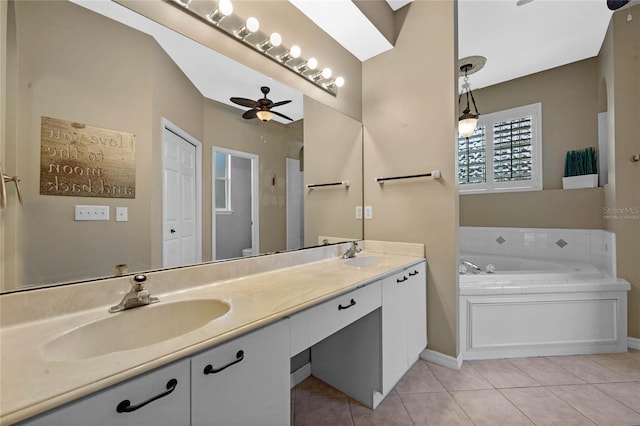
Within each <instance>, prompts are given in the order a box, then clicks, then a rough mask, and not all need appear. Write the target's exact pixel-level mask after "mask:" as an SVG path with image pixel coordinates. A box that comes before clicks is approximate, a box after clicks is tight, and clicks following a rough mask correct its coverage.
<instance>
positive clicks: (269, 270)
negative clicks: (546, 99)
mask: <svg viewBox="0 0 640 426" xmlns="http://www.w3.org/2000/svg"><path fill="white" fill-rule="evenodd" d="M348 246H349V244H342V245H336V246H328V247H319V248H314V249H307V250H301V251H296V252H290V253H280V254H275V255H268V256H260V257H255V258H248V259H239V260H234V261H228V262H221V263H211V264H205V265H198V266H192V267H184V268H178V269H172V270H167V271H158V272H152V273H149V274H147V275H148V277H149V283H148V285H147V286H146V287H147V288H148V289H149V290H150V292H151V293H152V295H154V296H157V297H159V298H160V300H161V302H160V303H162V302H175V301H180V300H190V299H205V298H214V299H220V300H223V301H226V302H227V303H229V304H230V305H231V310H230V311H229V312H228V313H227V314H226V315H224V316H222V317H220V318H218V319H216V320H215V321H212V322H210V323H209V324H207V325H205V326H203V327H201V328H199V329H196V330H194V331H192V332H189V333H186V334H184V335H182V336H180V337H177V338H174V339H171V340H167V341H164V342H161V343H157V344H153V345H150V346H147V347H143V348H139V349H132V350H128V351H126V355H125V353H123V352H120V353H110V354H105V355H102V356H97V357H93V358H87V359H80V360H74V361H46V360H45V359H44V358H43V355H42V347H43V346H44V345H45V344H46V343H47V342H49V341H51V340H52V339H54V338H55V337H57V336H59V335H61V334H63V333H65V332H67V331H69V330H71V329H73V328H74V327H77V326H79V325H81V324H85V323H88V322H90V321H95V320H98V319H101V318H105V317H107V316H109V315H113V314H109V313H107V310H108V308H109V307H110V306H112V305H114V304H116V303H117V302H119V301H120V299H121V298H122V296H123V294H124V293H125V292H127V291H128V290H129V288H130V284H129V278H128V277H124V278H114V279H106V280H100V281H96V282H88V283H81V284H72V285H67V286H61V287H55V288H44V289H38V290H32V291H28V292H17V293H10V294H4V295H2V296H0V308H1V309H0V312H1V317H0V319H1V321H2V322H1V325H2V328H1V330H0V341H1V343H2V345H1V347H0V350H1V353H0V368H1V372H2V380H1V384H0V386H1V387H0V395H1V396H2V397H1V398H0V414H1V416H2V417H0V423H1V424H3V425H4V424H11V423H13V422H16V421H19V420H21V419H25V418H27V417H30V416H33V415H35V414H38V413H41V412H44V411H47V410H49V409H52V408H54V407H57V406H60V405H62V404H64V403H66V402H69V401H72V400H75V399H77V398H80V397H82V396H85V395H89V394H91V393H93V392H96V391H98V390H101V389H104V388H106V387H108V386H110V385H113V384H116V383H119V382H122V381H123V380H125V379H129V378H132V377H135V376H137V375H139V374H141V373H143V372H147V371H150V370H153V369H154V368H157V367H159V366H162V365H165V364H167V363H170V362H172V361H175V360H178V359H181V358H184V357H185V356H188V355H191V354H194V353H196V352H198V351H201V350H203V349H205V348H208V347H211V346H215V345H217V344H220V343H222V342H225V341H227V340H230V339H232V338H234V337H237V336H240V335H243V334H245V333H247V332H249V331H252V330H255V329H258V328H260V327H263V326H265V325H267V324H271V323H273V322H275V321H277V320H280V319H282V318H285V317H287V316H289V315H291V314H293V313H295V312H298V311H301V310H303V309H305V308H307V307H309V306H313V305H315V304H318V303H319V302H322V301H325V300H328V299H331V298H333V297H335V296H337V295H340V294H343V293H345V292H347V291H350V290H352V289H355V288H357V287H358V286H360V285H362V283H365V282H370V281H371V280H375V279H377V278H379V277H383V276H385V275H388V274H389V273H390V272H391V271H394V270H396V269H399V268H402V267H406V266H409V265H412V264H415V263H416V262H419V261H420V260H424V246H423V245H421V244H403V243H385V242H375V241H366V242H364V243H361V247H362V246H364V247H363V248H364V251H363V252H362V253H361V254H359V256H365V255H367V254H374V255H376V256H379V260H378V262H376V263H372V264H367V265H365V266H359V267H353V266H347V265H345V262H344V260H343V259H341V258H340V256H341V255H342V253H344V251H345V250H346V248H348ZM121 314H124V315H126V312H124V313H120V314H116V315H121ZM131 331H132V332H141V330H136V329H135V324H132V330H131Z"/></svg>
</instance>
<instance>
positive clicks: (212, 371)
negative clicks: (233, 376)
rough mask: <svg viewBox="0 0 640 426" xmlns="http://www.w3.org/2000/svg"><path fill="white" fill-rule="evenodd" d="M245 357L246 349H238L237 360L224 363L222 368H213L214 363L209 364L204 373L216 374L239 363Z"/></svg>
mask: <svg viewBox="0 0 640 426" xmlns="http://www.w3.org/2000/svg"><path fill="white" fill-rule="evenodd" d="M243 359H244V351H238V353H237V354H236V359H235V361H231V362H230V363H229V364H227V365H224V366H222V367H220V368H213V365H211V364H209V365H207V366H206V367H205V368H204V374H216V373H219V372H221V371H222V370H224V369H226V368H229V367H231V366H232V365H235V364H237V363H239V362H240V361H242V360H243Z"/></svg>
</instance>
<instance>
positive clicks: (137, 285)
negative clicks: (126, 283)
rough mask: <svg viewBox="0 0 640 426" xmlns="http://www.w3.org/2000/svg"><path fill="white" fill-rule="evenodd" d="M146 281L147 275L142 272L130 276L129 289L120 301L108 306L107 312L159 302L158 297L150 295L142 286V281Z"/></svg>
mask: <svg viewBox="0 0 640 426" xmlns="http://www.w3.org/2000/svg"><path fill="white" fill-rule="evenodd" d="M145 282H147V276H146V275H144V274H137V275H134V276H133V277H132V278H131V290H129V292H128V293H127V294H125V295H124V297H123V298H122V301H121V302H120V303H118V304H117V305H116V306H112V307H110V308H109V312H111V313H114V312H120V311H124V310H125V309H131V308H137V307H138V306H144V305H150V304H152V303H156V302H159V301H160V299H158V298H157V297H152V296H151V293H149V290H147V289H146V288H144V283H145Z"/></svg>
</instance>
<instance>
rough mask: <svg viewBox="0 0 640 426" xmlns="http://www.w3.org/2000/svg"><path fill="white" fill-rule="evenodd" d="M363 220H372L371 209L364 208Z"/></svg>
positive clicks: (368, 207)
mask: <svg viewBox="0 0 640 426" xmlns="http://www.w3.org/2000/svg"><path fill="white" fill-rule="evenodd" d="M364 218H365V219H373V207H371V206H364Z"/></svg>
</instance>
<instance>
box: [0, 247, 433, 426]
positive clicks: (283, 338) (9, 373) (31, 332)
mask: <svg viewBox="0 0 640 426" xmlns="http://www.w3.org/2000/svg"><path fill="white" fill-rule="evenodd" d="M347 247H348V245H347V244H343V245H335V246H328V247H320V248H314V249H308V250H302V251H298V252H291V253H282V254H277V255H270V256H261V257H257V258H250V259H241V260H236V261H229V262H223V263H214V264H209V265H200V266H194V267H187V268H179V269H173V270H166V271H159V272H156V273H149V274H147V275H148V277H149V281H150V282H149V284H148V286H147V288H148V289H149V290H150V291H151V293H152V294H153V295H154V296H157V297H159V298H160V302H159V303H156V304H153V305H149V306H144V307H140V308H134V309H131V310H127V311H123V312H119V313H116V314H109V313H108V312H107V310H108V307H109V306H110V305H113V304H114V303H117V301H118V300H119V299H120V298H121V297H122V294H124V292H126V291H127V290H128V284H127V279H126V278H118V279H113V280H104V282H101V283H100V284H99V289H96V287H95V283H94V284H93V285H94V287H92V288H90V289H89V288H87V287H88V285H86V284H84V285H83V284H77V285H71V286H63V287H58V288H50V289H42V290H36V291H31V292H29V297H30V299H31V302H32V303H33V302H36V303H38V307H34V306H32V304H30V303H28V302H27V300H26V297H25V293H23V294H20V293H14V294H8V295H3V296H2V297H1V298H0V302H1V303H2V308H3V311H5V309H4V308H5V307H7V308H8V310H9V311H11V312H10V313H11V315H9V313H7V312H3V317H2V319H3V323H2V335H1V338H2V343H3V344H2V364H1V367H2V389H1V391H2V396H3V397H2V402H1V404H2V406H1V410H2V417H1V423H2V424H3V425H5V424H7V425H8V424H14V423H17V422H23V423H20V424H29V425H55V424H64V425H83V426H85V425H112V424H118V425H123V424H131V425H136V426H137V425H145V424H149V425H159V424H171V425H211V424H221V425H245V426H246V425H252V424H260V425H284V424H289V422H290V408H289V406H290V387H291V384H290V358H291V357H292V356H295V355H296V354H298V353H300V352H301V351H303V350H306V349H308V348H311V359H312V362H311V374H313V375H314V376H316V377H318V378H319V379H321V380H323V381H325V382H327V383H329V384H330V385H332V386H334V387H336V388H338V389H340V390H342V391H343V392H345V393H346V394H348V395H350V396H351V397H353V398H354V399H357V400H359V401H361V402H362V403H364V404H365V405H368V406H370V407H372V408H375V407H376V406H377V405H378V404H379V403H380V401H382V399H383V398H384V397H385V396H386V395H387V394H388V393H389V392H390V391H391V390H392V389H393V386H395V384H396V383H397V381H398V380H399V379H400V378H401V377H402V376H403V375H404V373H405V372H406V371H407V370H408V369H409V367H410V366H411V365H412V364H413V363H414V362H415V361H416V360H417V359H418V357H419V355H420V352H421V351H422V350H424V348H425V347H426V343H427V340H426V262H425V259H424V247H423V246H422V245H420V244H398V243H384V242H375V241H365V242H364V247H365V251H364V252H362V253H360V254H358V255H357V257H355V258H352V259H342V258H341V257H340V256H341V254H342V253H344V251H345V250H346V248H347ZM73 287H75V288H73ZM39 292H40V293H41V294H36V293H39ZM71 294H75V295H76V297H75V298H73V297H69V296H70V295H71ZM96 299H98V300H99V302H96ZM103 299H104V300H103ZM56 300H57V301H58V302H59V301H60V300H67V301H69V302H68V305H66V307H65V308H62V307H60V305H59V304H56V303H55V301H56ZM212 300H216V302H215V303H214V302H211V301H212ZM74 301H75V302H77V303H74ZM92 304H97V305H98V306H91V305H92ZM163 304H164V305H165V308H161V309H162V310H161V311H159V312H162V314H161V315H160V316H158V317H156V318H155V321H156V322H157V323H158V324H161V325H162V326H163V327H166V328H167V329H169V331H167V332H166V333H169V334H165V335H164V336H165V337H166V336H171V337H170V338H168V339H166V340H163V339H162V336H163V335H157V333H156V334H154V333H155V332H154V331H152V330H153V328H154V325H153V323H145V321H147V319H146V318H147V317H148V315H147V312H152V310H154V309H158V308H160V307H161V306H162V305H163ZM69 305H70V306H69ZM225 306H226V308H225ZM184 307H186V309H185V308H184ZM227 308H228V309H227ZM203 309H204V310H209V311H216V312H215V313H213V314H211V315H213V316H214V317H215V318H214V319H212V320H211V321H209V322H207V323H205V324H204V325H198V324H199V321H205V320H206V318H205V319H204V320H202V319H200V315H201V312H200V311H202V310H203ZM65 310H66V312H65ZM145 311H146V312H145ZM136 312H140V314H139V318H136V317H135V316H133V315H132V314H134V313H136ZM172 312H174V313H175V312H179V313H180V315H177V314H174V315H173V316H175V317H178V316H179V317H181V318H187V319H184V320H177V319H176V321H175V322H176V323H177V325H176V327H177V328H178V329H179V330H177V331H176V330H170V329H171V328H172V326H171V324H172V323H173V322H174V321H167V318H166V317H170V316H171V315H170V314H171V313H172ZM114 316H121V318H126V319H128V316H131V319H132V322H131V324H130V326H128V327H125V329H124V330H123V329H122V326H119V327H118V333H125V334H127V333H133V335H138V336H141V339H142V342H146V343H141V344H140V345H139V347H136V343H135V342H137V341H138V340H136V339H132V340H127V338H124V337H123V338H122V339H118V336H117V335H116V336H115V337H114V336H107V335H106V334H105V336H104V339H103V340H96V341H95V342H94V343H92V344H91V345H89V346H92V349H90V350H88V349H87V348H86V347H85V346H87V345H82V344H81V342H82V340H78V342H80V343H74V340H63V342H64V343H65V344H64V345H58V346H57V347H56V342H58V341H59V339H71V338H69V337H68V336H70V335H75V334H78V335H79V336H81V337H82V336H83V335H82V333H83V331H78V330H84V329H85V327H94V328H89V329H88V330H90V332H91V334H92V335H93V334H96V333H111V332H112V330H110V329H109V327H110V326H109V325H108V324H109V323H110V322H112V321H113V318H116V317H114ZM163 317H164V318H163ZM8 318H12V319H11V320H10V321H9V320H8ZM188 318H192V319H188ZM189 321H194V322H193V323H190V322H189ZM7 322H9V323H7ZM96 323H99V324H102V323H104V324H105V326H104V328H95V327H96V326H95V325H94V324H96ZM194 324H195V325H194ZM181 327H182V329H180V328H181ZM193 327H195V328H193ZM147 330H148V332H147ZM171 333H174V334H175V335H173V334H171ZM116 334H117V333H116ZM88 335H89V334H87V336H88ZM146 335H148V336H150V337H146V338H147V339H149V340H148V342H147V341H145V340H144V339H145V337H143V336H146ZM87 338H88V337H87ZM122 342H124V343H122ZM127 342H128V343H127ZM113 345H116V346H113ZM117 345H125V348H124V349H122V348H120V349H118V350H113V348H114V347H117ZM52 348H56V349H55V350H53V349H52Z"/></svg>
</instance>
